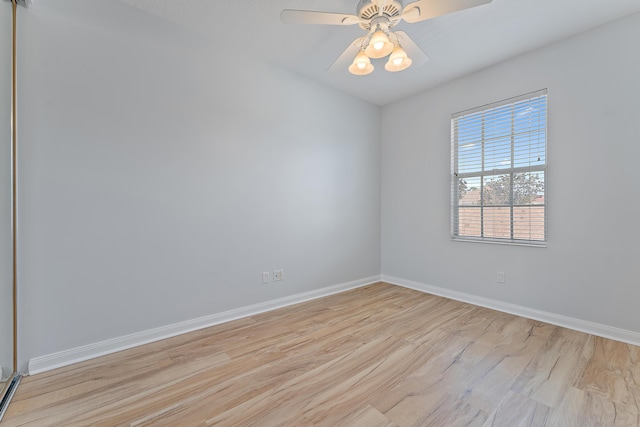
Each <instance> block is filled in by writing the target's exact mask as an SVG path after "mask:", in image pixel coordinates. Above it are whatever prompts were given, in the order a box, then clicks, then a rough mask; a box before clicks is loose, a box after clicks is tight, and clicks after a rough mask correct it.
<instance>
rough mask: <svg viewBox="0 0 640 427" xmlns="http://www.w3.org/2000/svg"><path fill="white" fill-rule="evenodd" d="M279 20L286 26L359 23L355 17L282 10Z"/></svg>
mask: <svg viewBox="0 0 640 427" xmlns="http://www.w3.org/2000/svg"><path fill="white" fill-rule="evenodd" d="M280 19H281V20H282V22H285V23H287V24H318V25H354V24H357V23H359V22H360V18H358V17H357V16H355V15H347V14H343V13H331V12H316V11H312V10H294V9H285V10H283V11H282V12H281V13H280Z"/></svg>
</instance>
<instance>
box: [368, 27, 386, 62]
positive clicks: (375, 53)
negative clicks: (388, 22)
mask: <svg viewBox="0 0 640 427" xmlns="http://www.w3.org/2000/svg"><path fill="white" fill-rule="evenodd" d="M391 51H393V43H391V42H390V41H389V37H387V35H386V34H385V33H384V32H382V30H378V31H376V32H375V33H373V36H371V40H369V46H367V48H366V49H365V50H364V52H365V53H366V54H367V56H368V57H369V58H383V57H385V56H387V55H389V54H390V53H391Z"/></svg>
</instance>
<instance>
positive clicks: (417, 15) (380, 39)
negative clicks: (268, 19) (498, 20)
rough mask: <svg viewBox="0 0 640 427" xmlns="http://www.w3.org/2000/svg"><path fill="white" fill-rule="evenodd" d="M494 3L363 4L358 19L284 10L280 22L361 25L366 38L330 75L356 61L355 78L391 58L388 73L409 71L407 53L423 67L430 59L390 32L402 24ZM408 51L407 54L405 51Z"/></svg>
mask: <svg viewBox="0 0 640 427" xmlns="http://www.w3.org/2000/svg"><path fill="white" fill-rule="evenodd" d="M490 2H491V0H418V1H414V2H412V3H409V4H407V5H406V6H405V7H404V8H403V6H402V0H360V1H359V2H358V6H357V8H356V15H348V14H343V13H331V12H320V11H310V10H294V9H285V10H283V11H282V13H280V19H282V21H283V22H286V23H289V24H320V25H356V24H357V25H359V26H360V28H362V29H363V30H364V31H366V32H367V33H366V35H364V36H362V37H359V38H357V39H356V40H354V41H353V42H352V43H351V44H350V45H349V46H348V47H347V49H345V51H344V52H343V53H342V54H341V55H340V56H339V57H338V59H337V60H336V61H335V62H334V63H333V65H331V67H329V69H328V70H327V71H332V70H334V69H336V68H338V67H337V65H339V64H342V63H345V62H346V61H347V60H348V59H350V58H354V56H355V58H354V59H353V62H352V64H351V66H350V67H349V71H350V72H351V73H352V74H355V75H361V76H362V75H367V74H369V73H371V72H373V69H374V66H373V64H371V59H372V58H373V59H376V58H384V57H385V56H387V55H388V56H389V59H388V61H387V63H386V64H385V69H386V70H387V71H391V72H396V71H402V70H406V69H407V68H409V66H411V64H412V63H413V60H412V59H411V58H410V57H409V55H408V54H407V51H409V52H410V53H411V55H412V56H413V57H414V58H415V59H416V62H419V63H424V62H425V61H426V60H427V59H428V56H427V54H426V53H424V51H423V50H422V49H420V47H419V46H418V45H417V44H416V43H415V42H414V41H413V40H411V38H410V37H409V36H408V35H407V33H405V32H404V31H391V29H392V28H393V27H395V26H396V25H397V24H398V23H399V22H400V21H401V20H405V21H406V22H408V23H410V24H413V23H415V22H420V21H425V20H427V19H431V18H435V17H437V16H441V15H445V14H447V13H452V12H457V11H460V10H464V9H469V8H471V7H476V6H480V5H483V4H486V3H490ZM403 47H404V48H406V51H405V49H404V48H403Z"/></svg>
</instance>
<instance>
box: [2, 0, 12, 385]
mask: <svg viewBox="0 0 640 427" xmlns="http://www.w3.org/2000/svg"><path fill="white" fill-rule="evenodd" d="M11 28H12V26H11V3H9V2H4V1H3V2H0V236H1V237H0V377H2V376H3V372H4V376H7V375H9V374H10V373H11V371H12V370H13V302H12V292H11V289H12V272H11V268H12V267H11V265H12V255H11V254H12V245H11V118H10V114H11ZM1 389H2V387H1V386H0V391H1Z"/></svg>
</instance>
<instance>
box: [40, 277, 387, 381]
mask: <svg viewBox="0 0 640 427" xmlns="http://www.w3.org/2000/svg"><path fill="white" fill-rule="evenodd" d="M379 281H380V276H371V277H366V278H363V279H359V280H354V281H351V282H346V283H340V284H337V285H333V286H329V287H326V288H322V289H316V290H314V291H309V292H304V293H301V294H296V295H291V296H287V297H283V298H278V299H275V300H271V301H266V302H262V303H259V304H254V305H250V306H247V307H241V308H237V309H234V310H229V311H225V312H222V313H216V314H212V315H209V316H204V317H200V318H198V319H193V320H187V321H184V322H180V323H175V324H172V325H167V326H162V327H159V328H155V329H150V330H147V331H142V332H136V333H134V334H130V335H125V336H122V337H117V338H112V339H109V340H106V341H100V342H97V343H94V344H89V345H84V346H81V347H76V348H71V349H69V350H64V351H60V352H57V353H53V354H48V355H45V356H39V357H34V358H33V359H31V360H29V368H28V369H29V375H35V374H39V373H41V372H45V371H49V370H52V369H56V368H61V367H63V366H67V365H71V364H73V363H77V362H82V361H84V360H88V359H93V358H95V357H99V356H104V355H106V354H111V353H115V352H117V351H121V350H126V349H128V348H132V347H137V346H140V345H143V344H148V343H151V342H154V341H159V340H163V339H166V338H170V337H174V336H176V335H180V334H184V333H187V332H192V331H195V330H198V329H203V328H208V327H209V326H214V325H218V324H220V323H225V322H229V321H231V320H237V319H240V318H243V317H248V316H253V315H256V314H259V313H264V312H267V311H271V310H275V309H278V308H282V307H286V306H289V305H293V304H298V303H301V302H305V301H309V300H313V299H317V298H322V297H325V296H328V295H333V294H337V293H340V292H345V291H348V290H351V289H356V288H359V287H362V286H366V285H370V284H372V283H376V282H379Z"/></svg>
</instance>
